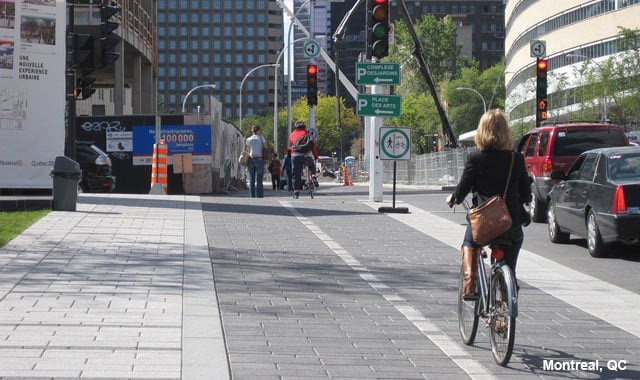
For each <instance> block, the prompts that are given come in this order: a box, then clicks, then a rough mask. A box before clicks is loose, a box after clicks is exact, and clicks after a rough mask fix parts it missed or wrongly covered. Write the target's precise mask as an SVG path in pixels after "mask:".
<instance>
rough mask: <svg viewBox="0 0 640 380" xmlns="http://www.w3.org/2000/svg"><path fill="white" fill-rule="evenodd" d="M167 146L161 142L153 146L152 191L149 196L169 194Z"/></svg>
mask: <svg viewBox="0 0 640 380" xmlns="http://www.w3.org/2000/svg"><path fill="white" fill-rule="evenodd" d="M167 150H168V149H167V144H166V143H165V141H164V140H160V142H159V143H158V144H153V158H152V162H151V190H150V191H149V194H167V173H168V170H167V153H168V152H167Z"/></svg>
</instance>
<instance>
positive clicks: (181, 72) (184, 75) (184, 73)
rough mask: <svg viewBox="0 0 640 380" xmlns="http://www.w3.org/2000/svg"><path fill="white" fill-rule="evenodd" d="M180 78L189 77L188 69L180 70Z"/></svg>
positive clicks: (182, 68)
mask: <svg viewBox="0 0 640 380" xmlns="http://www.w3.org/2000/svg"><path fill="white" fill-rule="evenodd" d="M180 76H183V77H186V76H187V68H186V67H184V66H183V67H181V68H180Z"/></svg>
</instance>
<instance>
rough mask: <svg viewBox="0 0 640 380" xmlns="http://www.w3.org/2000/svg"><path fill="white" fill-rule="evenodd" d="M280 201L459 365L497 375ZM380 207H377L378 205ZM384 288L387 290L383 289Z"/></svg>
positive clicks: (483, 375) (477, 375)
mask: <svg viewBox="0 0 640 380" xmlns="http://www.w3.org/2000/svg"><path fill="white" fill-rule="evenodd" d="M278 202H280V204H281V205H282V206H283V207H285V208H286V209H288V210H289V211H290V212H291V214H293V216H295V217H296V218H297V219H298V220H299V221H301V222H302V221H303V220H304V223H303V224H304V225H305V226H306V227H307V228H308V229H309V231H311V232H313V233H314V234H315V235H316V236H318V238H320V236H322V239H321V240H322V241H323V242H324V244H325V245H326V246H327V247H328V248H329V249H331V250H332V251H333V252H334V253H335V254H336V255H337V256H338V257H340V258H341V259H342V260H343V261H344V262H345V263H346V264H347V265H349V267H350V268H351V269H352V270H353V271H354V272H356V273H357V274H358V275H359V276H360V278H362V279H363V280H364V281H366V282H367V284H369V286H371V287H372V288H373V289H374V290H375V291H376V292H377V293H378V294H380V295H381V296H382V297H384V298H385V299H386V300H387V301H388V302H389V303H390V304H391V305H393V307H395V309H396V310H398V311H399V312H400V313H401V314H402V315H403V316H404V317H405V318H407V320H409V321H410V322H411V323H412V324H413V325H414V326H415V327H416V328H417V329H418V330H420V332H421V333H422V334H423V335H424V336H425V337H427V338H428V339H429V340H430V341H431V342H433V344H435V345H436V346H437V347H438V348H439V349H440V351H442V352H443V353H444V354H445V355H447V357H448V358H449V359H451V360H452V361H453V362H454V363H456V365H458V367H460V369H462V370H463V371H464V372H465V373H467V374H468V375H469V377H471V378H472V379H475V380H481V379H482V380H484V379H495V377H494V376H493V375H492V374H491V372H489V370H488V369H486V368H485V367H484V366H483V365H482V364H480V362H478V361H477V360H476V359H474V358H473V357H472V356H471V355H470V354H469V353H468V352H467V351H465V350H464V348H462V347H461V346H460V345H459V344H458V343H456V342H455V341H453V340H452V339H451V338H450V337H449V336H447V335H446V334H445V333H444V332H443V331H442V330H440V329H439V328H438V327H437V326H436V325H434V324H433V323H431V322H430V321H429V319H428V318H427V317H425V315H424V314H422V313H421V312H420V311H419V310H418V309H416V308H414V307H413V306H411V305H410V304H409V303H407V301H406V300H405V299H404V298H402V296H400V295H398V294H396V293H394V292H393V290H391V288H389V287H388V286H387V285H385V284H384V283H383V282H382V281H380V279H379V278H378V277H377V276H376V275H374V274H372V273H370V271H369V270H368V269H367V268H366V267H364V266H363V265H362V264H360V263H359V262H358V260H356V259H355V258H354V257H353V256H351V255H350V254H349V252H347V250H346V249H344V248H342V247H341V246H340V244H339V243H338V242H336V241H334V240H333V239H331V238H328V235H327V234H326V233H324V232H322V230H321V229H320V228H319V227H318V226H316V225H315V224H314V223H313V222H311V221H310V220H309V219H308V218H305V217H303V216H302V214H300V212H298V210H297V209H296V208H295V207H293V206H292V205H291V203H289V202H286V201H281V200H278ZM376 208H377V207H376ZM381 289H384V292H382V291H381Z"/></svg>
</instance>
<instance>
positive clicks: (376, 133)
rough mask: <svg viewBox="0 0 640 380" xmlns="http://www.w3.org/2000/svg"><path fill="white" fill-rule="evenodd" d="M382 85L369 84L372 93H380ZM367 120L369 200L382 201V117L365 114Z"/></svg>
mask: <svg viewBox="0 0 640 380" xmlns="http://www.w3.org/2000/svg"><path fill="white" fill-rule="evenodd" d="M382 89H383V87H382V86H371V93H372V94H382ZM367 119H368V121H369V123H368V124H369V126H370V127H369V142H368V148H369V202H382V161H381V160H380V151H379V148H380V147H379V141H380V128H381V127H382V118H381V117H377V116H366V117H365V124H366V123H367Z"/></svg>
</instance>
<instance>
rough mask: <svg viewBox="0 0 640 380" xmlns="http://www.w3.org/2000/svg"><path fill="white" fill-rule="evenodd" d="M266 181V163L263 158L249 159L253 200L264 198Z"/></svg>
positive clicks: (250, 190) (250, 188)
mask: <svg viewBox="0 0 640 380" xmlns="http://www.w3.org/2000/svg"><path fill="white" fill-rule="evenodd" d="M263 180H264V161H263V160H262V159H261V158H250V159H249V195H250V196H251V198H256V196H257V197H258V198H262V197H263V196H264V190H263V188H262V182H263Z"/></svg>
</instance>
